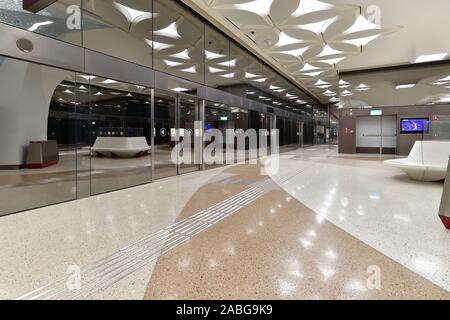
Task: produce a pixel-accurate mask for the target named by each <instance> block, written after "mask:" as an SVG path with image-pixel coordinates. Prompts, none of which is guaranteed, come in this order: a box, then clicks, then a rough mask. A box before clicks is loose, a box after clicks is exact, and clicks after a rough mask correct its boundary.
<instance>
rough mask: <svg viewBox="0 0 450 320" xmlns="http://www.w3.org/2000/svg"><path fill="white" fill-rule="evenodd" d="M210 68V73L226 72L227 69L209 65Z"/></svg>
mask: <svg viewBox="0 0 450 320" xmlns="http://www.w3.org/2000/svg"><path fill="white" fill-rule="evenodd" d="M208 70H209V72H210V73H217V72H224V71H226V70H223V69H219V68H214V67H208Z"/></svg>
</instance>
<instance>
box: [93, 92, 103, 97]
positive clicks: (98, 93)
mask: <svg viewBox="0 0 450 320" xmlns="http://www.w3.org/2000/svg"><path fill="white" fill-rule="evenodd" d="M103 95H104V94H103V93H101V92H100V91H99V92H97V93H95V94H94V96H103Z"/></svg>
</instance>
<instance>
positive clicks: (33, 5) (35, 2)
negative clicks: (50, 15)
mask: <svg viewBox="0 0 450 320" xmlns="http://www.w3.org/2000/svg"><path fill="white" fill-rule="evenodd" d="M56 1H58V0H23V9H24V10H27V11H30V12H33V13H36V12H38V11H41V10H42V9H45V8H47V7H48V6H49V5H51V4H53V3H55V2H56Z"/></svg>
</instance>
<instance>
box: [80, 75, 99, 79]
mask: <svg viewBox="0 0 450 320" xmlns="http://www.w3.org/2000/svg"><path fill="white" fill-rule="evenodd" d="M80 77H82V78H83V79H85V80H92V79H95V78H96V76H85V75H83V76H80Z"/></svg>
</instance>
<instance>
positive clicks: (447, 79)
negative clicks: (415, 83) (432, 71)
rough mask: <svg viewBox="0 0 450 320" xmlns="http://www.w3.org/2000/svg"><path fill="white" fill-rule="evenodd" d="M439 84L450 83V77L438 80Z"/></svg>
mask: <svg viewBox="0 0 450 320" xmlns="http://www.w3.org/2000/svg"><path fill="white" fill-rule="evenodd" d="M436 81H437V82H450V76H448V77H445V78H442V79H439V80H436Z"/></svg>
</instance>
